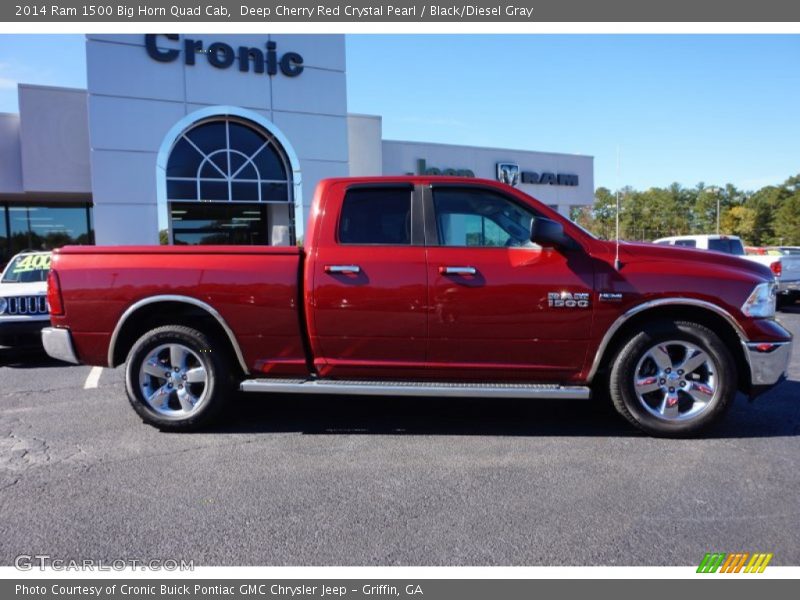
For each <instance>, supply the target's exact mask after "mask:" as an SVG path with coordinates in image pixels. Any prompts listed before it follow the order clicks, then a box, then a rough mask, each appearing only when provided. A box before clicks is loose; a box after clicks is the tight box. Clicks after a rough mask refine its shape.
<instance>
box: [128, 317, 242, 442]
mask: <svg viewBox="0 0 800 600" xmlns="http://www.w3.org/2000/svg"><path fill="white" fill-rule="evenodd" d="M221 347H222V345H221V344H219V343H216V342H215V340H213V338H211V337H209V336H208V335H206V334H204V333H203V332H201V331H198V330H196V329H192V328H191V327H185V326H183V325H165V326H163V327H157V328H155V329H152V330H150V331H148V332H147V333H145V334H144V335H143V336H142V337H140V338H139V339H138V340H137V341H136V343H135V344H134V345H133V347H132V348H131V350H130V352H129V353H128V360H127V364H126V366H125V387H126V391H127V394H128V400H129V401H130V403H131V406H132V407H133V409H134V410H135V411H136V413H137V414H138V415H139V416H140V417H141V418H142V421H144V422H145V423H147V424H148V425H152V426H154V427H157V428H158V429H160V430H162V431H194V430H197V429H200V428H202V427H205V426H207V425H209V424H210V423H211V422H212V421H213V420H214V419H215V418H216V417H217V416H218V415H219V413H220V411H221V410H222V409H223V407H224V405H225V404H226V402H227V400H228V399H229V397H230V396H232V395H233V391H234V384H235V379H234V377H233V373H234V371H233V369H232V367H231V361H230V359H229V357H228V356H227V355H226V353H225V351H223V350H220V348H221ZM171 348H185V349H186V350H187V354H186V359H185V360H184V361H183V367H184V368H185V371H183V370H179V371H175V368H174V367H173V366H172V365H171V358H167V357H171V356H172V354H171ZM177 351H178V352H180V350H177ZM154 353H156V356H154ZM158 356H162V357H164V358H163V359H162V360H161V361H159V360H158ZM176 356H177V355H176ZM148 357H150V359H151V362H150V364H151V366H153V367H154V368H155V369H161V368H163V369H164V371H165V372H164V377H161V376H160V375H159V376H158V377H155V376H153V375H149V374H146V373H144V372H143V371H142V369H143V363H144V361H145V360H146V359H148ZM179 369H180V367H179ZM201 369H203V370H204V372H203V376H204V378H205V379H204V381H203V382H202V384H200V383H192V382H190V381H180V379H178V377H179V375H180V373H184V374H188V375H189V376H190V377H191V376H192V375H191V373H190V372H189V371H190V370H191V371H192V372H193V373H200V372H201ZM173 371H175V375H174V377H175V380H174V383H173V380H172V379H168V378H167V377H166V375H167V373H170V375H171V376H172V372H173ZM182 379H183V380H186V377H185V376H184V377H182ZM161 380H164V385H162V386H159V387H158V391H159V392H160V390H162V389H163V390H164V393H160V394H159V395H157V396H156V398H157V400H158V401H159V402H158V403H159V404H161V411H159V410H157V409H156V408H154V406H153V405H151V404H150V403H149V402H148V400H147V398H146V397H145V396H146V391H145V390H147V389H152V388H154V387H156V386H158V385H159V383H160V381H161ZM145 382H148V383H145ZM179 385H180V387H181V388H182V389H183V388H184V386H185V389H186V391H187V392H189V393H188V394H186V395H185V396H184V401H185V399H186V398H197V402H196V404H194V405H192V407H191V410H189V411H186V410H183V407H184V406H185V405H184V401H181V399H180V398H178V389H177V388H178V386H179ZM166 386H168V387H169V388H170V389H169V390H167V387H166ZM190 389H191V392H190ZM181 411H183V412H181Z"/></svg>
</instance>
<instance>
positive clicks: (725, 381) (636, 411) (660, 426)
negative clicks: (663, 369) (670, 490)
mask: <svg viewBox="0 0 800 600" xmlns="http://www.w3.org/2000/svg"><path fill="white" fill-rule="evenodd" d="M672 342H677V343H676V344H673V343H672ZM680 342H684V343H688V344H690V345H692V346H694V347H696V348H697V349H699V350H701V351H702V352H705V353H706V355H707V356H708V357H710V359H711V360H710V361H709V362H707V363H704V365H703V366H701V367H699V368H698V370H697V371H695V372H693V374H691V375H690V376H689V375H685V376H684V377H682V378H681V379H683V380H684V381H677V382H672V383H671V382H670V380H668V379H660V378H658V377H652V378H651V379H655V380H656V381H654V382H651V385H657V384H661V382H662V381H664V382H665V386H670V385H675V386H676V387H675V388H669V389H670V392H672V390H673V389H675V390H677V391H676V392H675V394H674V397H675V398H676V399H678V398H679V400H676V401H675V404H673V405H672V406H674V407H675V408H674V410H675V411H680V409H681V406H690V407H694V397H693V396H692V395H691V394H690V393H688V392H685V391H683V389H684V388H682V387H678V385H679V384H683V383H687V382H688V384H689V385H691V384H692V383H693V382H691V381H689V377H692V378H697V379H700V378H702V377H705V378H707V379H708V381H712V379H711V377H713V382H714V385H713V389H714V390H715V393H714V395H713V397H712V398H711V399H710V400H709V401H707V402H706V403H705V404H704V405H703V404H702V403H698V406H701V407H702V408H698V409H697V410H698V411H699V412H697V413H696V414H692V412H691V410H686V411H685V413H680V412H678V415H677V416H674V413H672V414H673V416H672V417H668V416H666V415H661V416H659V415H656V414H654V412H653V411H655V412H658V407H657V405H658V403H659V400H658V399H659V397H660V394H662V389H664V388H659V389H657V390H654V391H653V392H649V393H646V394H642V398H643V399H642V400H640V397H639V395H637V393H636V390H635V388H634V379H635V378H636V377H640V380H641V374H640V373H637V366H639V365H640V364H641V367H640V368H641V369H646V368H648V367H649V368H651V369H656V370H658V369H659V367H657V365H655V361H651V362H650V364H648V363H647V361H648V360H651V359H648V358H646V356H647V355H648V353H649V351H651V350H654V349H655V348H665V349H667V350H668V351H669V352H668V353H667V355H669V354H670V352H672V353H674V352H675V351H676V349H677V350H680V347H681V346H680ZM695 354H698V355H699V353H697V352H695ZM685 357H686V358H688V351H687V354H686V355H685ZM678 360H679V361H680V359H678ZM684 360H685V359H684ZM640 361H643V362H642V363H640ZM714 364H716V367H715V368H712V367H711V366H713V365H714ZM679 367H680V362H678V363H677V364H676V365H675V371H672V374H671V375H667V376H666V377H676V376H677V372H678V371H677V369H678V368H679ZM712 371H716V372H715V373H712ZM736 380H737V378H736V361H735V360H734V358H733V356H732V355H731V353H730V351H729V350H728V348H727V347H726V346H725V344H724V343H723V342H722V340H721V339H720V338H719V336H717V334H715V333H714V332H713V331H712V330H710V329H709V328H708V327H705V326H703V325H700V324H698V323H692V322H685V321H678V322H671V321H659V322H655V323H652V324H649V325H647V326H646V327H644V328H643V330H642V331H640V332H638V333H636V334H634V335H633V336H632V337H631V338H630V339H629V340H628V342H627V343H625V344H624V345H623V347H622V348H621V349H620V351H619V352H618V353H617V354H616V357H615V358H614V361H613V366H612V368H611V372H610V374H609V392H610V395H611V401H612V403H613V405H614V408H615V409H616V410H617V412H618V413H619V414H620V415H621V416H623V417H624V418H625V419H627V420H628V421H629V422H630V423H631V424H633V425H634V426H635V427H637V428H639V429H641V430H642V431H644V432H645V433H647V434H649V435H653V436H658V437H689V436H692V435H696V434H698V433H699V432H701V431H702V430H704V429H705V428H707V427H709V426H710V425H712V424H713V423H715V422H717V421H718V420H719V419H720V418H721V417H722V415H723V414H724V413H725V411H726V410H727V409H728V408H729V407H730V406H731V404H732V403H733V399H734V398H735V396H736ZM698 383H699V385H705V383H703V382H698ZM706 389H711V388H708V387H706ZM692 391H694V388H692ZM671 395H672V394H671ZM667 397H668V396H667V394H666V392H663V398H664V400H663V402H664V404H663V405H662V407H663V406H665V405H666V402H667V400H666V399H667ZM651 399H655V404H654V405H653V406H652V407H651V410H648V408H647V406H646V405H649V402H650V401H651ZM681 415H682V416H681Z"/></svg>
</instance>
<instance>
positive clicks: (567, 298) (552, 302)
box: [547, 292, 589, 308]
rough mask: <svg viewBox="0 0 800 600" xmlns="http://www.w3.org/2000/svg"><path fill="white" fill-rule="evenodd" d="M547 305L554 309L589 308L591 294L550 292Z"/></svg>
mask: <svg viewBox="0 0 800 600" xmlns="http://www.w3.org/2000/svg"><path fill="white" fill-rule="evenodd" d="M547 305H548V306H551V307H553V308H589V294H588V293H585V292H574V293H572V292H548V293H547Z"/></svg>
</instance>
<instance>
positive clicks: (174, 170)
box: [167, 118, 291, 202]
mask: <svg viewBox="0 0 800 600" xmlns="http://www.w3.org/2000/svg"><path fill="white" fill-rule="evenodd" d="M289 172H290V171H289V169H288V168H287V160H286V155H285V153H284V152H283V148H281V146H280V144H279V143H278V142H277V140H275V139H274V138H273V137H272V136H271V135H270V134H269V133H267V132H266V131H263V130H261V129H257V128H255V127H254V126H253V125H251V124H250V123H248V122H246V121H244V120H241V119H236V118H224V119H208V120H205V121H201V122H199V123H197V124H195V125H194V126H193V127H192V128H191V129H189V130H187V131H185V132H184V133H183V134H182V135H181V136H180V137H178V139H177V140H176V141H175V144H174V146H173V148H172V151H171V152H170V156H169V161H168V162H167V200H169V201H176V200H177V201H185V200H199V201H210V202H221V201H222V202H224V201H231V202H289V201H290V200H291V198H290V193H291V192H290V186H289V183H290V181H289V177H288V175H287V174H288V173H289Z"/></svg>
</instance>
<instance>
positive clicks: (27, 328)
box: [0, 319, 50, 346]
mask: <svg viewBox="0 0 800 600" xmlns="http://www.w3.org/2000/svg"><path fill="white" fill-rule="evenodd" d="M48 325H50V320H49V319H46V320H44V319H15V320H4V319H0V346H14V345H17V344H26V343H27V344H30V343H37V342H38V341H39V336H40V335H41V332H42V329H44V328H45V327H47V326H48Z"/></svg>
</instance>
